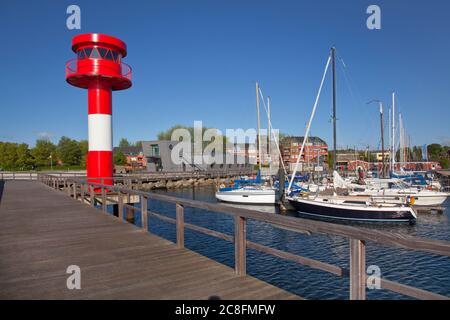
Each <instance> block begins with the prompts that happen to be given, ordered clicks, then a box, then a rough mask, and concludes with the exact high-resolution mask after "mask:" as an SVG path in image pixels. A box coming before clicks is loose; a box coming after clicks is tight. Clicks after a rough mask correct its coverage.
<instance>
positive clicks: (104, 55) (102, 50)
mask: <svg viewBox="0 0 450 320" xmlns="http://www.w3.org/2000/svg"><path fill="white" fill-rule="evenodd" d="M107 51H108V49H105V48H98V52H100V56H101V57H102V58H106V52H107Z"/></svg>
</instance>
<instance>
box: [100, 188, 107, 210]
mask: <svg viewBox="0 0 450 320" xmlns="http://www.w3.org/2000/svg"><path fill="white" fill-rule="evenodd" d="M101 190H102V210H103V212H106V188H105V187H102V189H101Z"/></svg>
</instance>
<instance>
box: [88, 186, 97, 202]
mask: <svg viewBox="0 0 450 320" xmlns="http://www.w3.org/2000/svg"><path fill="white" fill-rule="evenodd" d="M87 186H88V188H89V198H90V201H91V203H90V205H91V207H93V206H95V192H94V187H93V186H89V184H88V185H87Z"/></svg>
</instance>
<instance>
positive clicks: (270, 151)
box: [267, 96, 272, 174]
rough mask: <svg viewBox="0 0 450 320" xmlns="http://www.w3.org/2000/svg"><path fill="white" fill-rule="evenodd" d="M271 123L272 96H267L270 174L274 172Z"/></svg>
mask: <svg viewBox="0 0 450 320" xmlns="http://www.w3.org/2000/svg"><path fill="white" fill-rule="evenodd" d="M270 127H271V125H270V96H268V97H267V143H268V145H267V148H268V154H269V167H270V174H272V171H271V170H272V148H271V146H270V141H271V140H270V137H271V133H272V131H271V128H270Z"/></svg>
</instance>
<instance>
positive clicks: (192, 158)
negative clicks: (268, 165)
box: [142, 140, 253, 172]
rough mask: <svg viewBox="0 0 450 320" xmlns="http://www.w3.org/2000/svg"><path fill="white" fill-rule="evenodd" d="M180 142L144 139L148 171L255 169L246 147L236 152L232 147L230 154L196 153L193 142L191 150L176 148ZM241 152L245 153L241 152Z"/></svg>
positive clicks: (143, 144)
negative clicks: (250, 161)
mask: <svg viewBox="0 0 450 320" xmlns="http://www.w3.org/2000/svg"><path fill="white" fill-rule="evenodd" d="M179 143H180V142H179V141H168V140H154V141H143V142H142V149H143V154H144V157H145V158H146V162H147V171H148V172H161V171H165V172H189V171H246V170H247V171H248V170H251V169H253V165H252V164H250V163H249V159H248V154H247V155H245V154H246V152H245V149H244V151H239V152H235V151H233V150H235V149H233V148H231V149H230V150H232V151H231V152H230V153H229V154H226V153H221V154H217V155H216V154H211V155H203V154H194V152H193V150H194V148H193V145H192V144H191V148H190V149H191V150H183V149H181V147H178V148H175V147H176V146H177V145H178V144H179ZM188 149H189V148H188ZM177 150H178V151H177ZM173 152H178V154H173ZM241 152H243V155H241V154H240V153H241ZM172 157H173V158H172ZM216 159H223V161H217V163H216V162H215V160H216ZM227 159H228V160H229V161H227Z"/></svg>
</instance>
